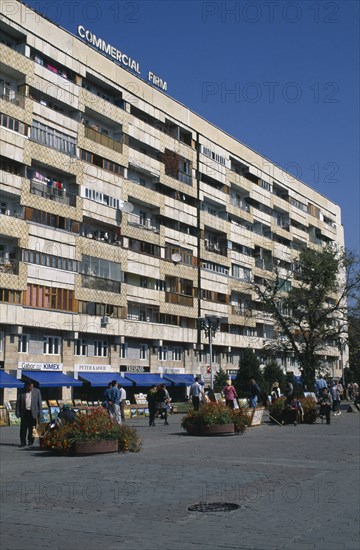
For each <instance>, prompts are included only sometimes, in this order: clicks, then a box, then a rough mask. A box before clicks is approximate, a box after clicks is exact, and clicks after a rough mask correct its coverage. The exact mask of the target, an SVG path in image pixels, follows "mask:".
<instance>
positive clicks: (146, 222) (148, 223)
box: [128, 214, 159, 233]
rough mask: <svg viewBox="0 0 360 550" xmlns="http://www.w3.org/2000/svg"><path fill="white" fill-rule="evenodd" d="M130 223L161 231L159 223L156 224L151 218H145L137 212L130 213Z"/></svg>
mask: <svg viewBox="0 0 360 550" xmlns="http://www.w3.org/2000/svg"><path fill="white" fill-rule="evenodd" d="M128 224H129V225H136V227H141V228H142V229H148V230H149V231H154V232H155V233H159V225H155V224H154V223H153V221H152V220H151V218H146V219H143V218H141V217H140V216H139V215H137V214H128Z"/></svg>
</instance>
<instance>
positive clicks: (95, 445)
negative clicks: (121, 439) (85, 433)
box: [73, 439, 119, 455]
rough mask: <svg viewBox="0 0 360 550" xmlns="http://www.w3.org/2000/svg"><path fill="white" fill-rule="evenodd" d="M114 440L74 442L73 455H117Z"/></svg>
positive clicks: (116, 445) (116, 443) (115, 441)
mask: <svg viewBox="0 0 360 550" xmlns="http://www.w3.org/2000/svg"><path fill="white" fill-rule="evenodd" d="M118 446H119V444H118V441H117V440H116V439H108V440H107V439H94V440H89V441H75V443H74V447H73V452H74V454H75V455H92V454H100V453H117V452H118Z"/></svg>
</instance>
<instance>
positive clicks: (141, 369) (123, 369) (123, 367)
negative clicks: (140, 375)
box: [120, 365, 150, 372]
mask: <svg viewBox="0 0 360 550" xmlns="http://www.w3.org/2000/svg"><path fill="white" fill-rule="evenodd" d="M120 372H150V367H143V366H142V365H121V366H120Z"/></svg>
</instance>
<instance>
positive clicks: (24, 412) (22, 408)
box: [15, 382, 42, 447]
mask: <svg viewBox="0 0 360 550" xmlns="http://www.w3.org/2000/svg"><path fill="white" fill-rule="evenodd" d="M41 406H42V403H41V393H40V390H38V389H37V388H34V385H33V383H32V382H25V386H24V389H23V390H22V391H21V392H20V393H19V395H18V398H17V402H16V412H15V414H16V416H17V418H20V419H21V423H20V445H19V447H25V445H26V436H27V441H28V445H33V443H34V437H33V428H34V427H35V426H36V421H39V417H40V412H41Z"/></svg>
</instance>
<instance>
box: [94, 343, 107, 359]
mask: <svg viewBox="0 0 360 550" xmlns="http://www.w3.org/2000/svg"><path fill="white" fill-rule="evenodd" d="M94 348H95V349H94V355H95V357H107V356H108V344H107V342H106V340H95V346H94Z"/></svg>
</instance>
